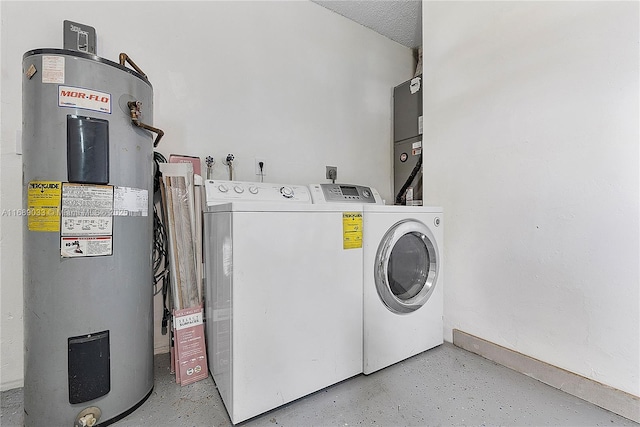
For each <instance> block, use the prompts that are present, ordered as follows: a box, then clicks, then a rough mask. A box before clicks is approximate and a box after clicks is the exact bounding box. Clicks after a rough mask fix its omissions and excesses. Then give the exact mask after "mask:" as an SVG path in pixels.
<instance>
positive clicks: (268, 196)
mask: <svg viewBox="0 0 640 427" xmlns="http://www.w3.org/2000/svg"><path fill="white" fill-rule="evenodd" d="M204 188H205V191H206V198H207V206H213V205H218V204H220V203H227V202H236V201H258V202H284V203H307V204H311V194H310V193H309V189H308V188H307V187H305V186H304V185H289V184H269V183H266V182H243V181H223V180H213V179H208V180H206V181H205V183H204Z"/></svg>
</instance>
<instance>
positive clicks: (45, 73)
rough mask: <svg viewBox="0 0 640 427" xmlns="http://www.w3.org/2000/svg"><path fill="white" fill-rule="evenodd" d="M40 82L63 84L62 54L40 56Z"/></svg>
mask: <svg viewBox="0 0 640 427" xmlns="http://www.w3.org/2000/svg"><path fill="white" fill-rule="evenodd" d="M42 83H57V84H64V56H47V55H45V56H43V57H42Z"/></svg>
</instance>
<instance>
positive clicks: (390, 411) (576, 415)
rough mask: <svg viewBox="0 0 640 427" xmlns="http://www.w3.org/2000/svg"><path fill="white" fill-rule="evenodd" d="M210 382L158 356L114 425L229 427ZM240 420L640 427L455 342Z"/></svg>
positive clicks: (12, 416)
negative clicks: (151, 375)
mask: <svg viewBox="0 0 640 427" xmlns="http://www.w3.org/2000/svg"><path fill="white" fill-rule="evenodd" d="M0 425H1V426H3V427H6V426H21V425H22V389H15V390H9V391H6V392H2V412H1V417H0ZM229 425H231V422H230V420H229V417H228V416H227V413H226V411H225V409H224V406H223V404H222V401H221V399H220V395H219V394H218V392H217V390H216V388H215V385H214V383H213V380H212V379H211V377H209V378H208V379H206V380H203V381H199V382H197V383H194V384H191V385H188V386H185V387H180V386H178V385H176V384H175V378H174V376H173V375H172V374H171V373H170V372H169V355H168V354H163V355H159V356H156V358H155V386H154V390H153V392H152V394H151V396H150V397H149V399H148V400H147V401H146V402H145V403H144V404H143V405H142V406H141V407H140V408H139V409H138V410H136V411H135V412H133V413H132V414H131V415H129V416H128V417H126V418H124V419H123V420H121V421H119V422H117V423H115V424H113V426H117V427H124V426H131V427H133V426H176V427H182V426H185V427H187V426H216V427H217V426H229ZM239 425H242V426H251V427H254V426H269V427H276V426H277V427H280V426H287V427H299V426H318V427H324V426H357V425H365V426H463V425H464V426H467V425H469V426H496V425H500V426H639V425H640V424H637V423H634V422H633V421H630V420H628V419H626V418H622V417H620V416H617V415H615V414H613V413H611V412H609V411H606V410H604V409H601V408H599V407H597V406H595V405H592V404H590V403H588V402H585V401H583V400H581V399H578V398H576V397H573V396H571V395H569V394H566V393H564V392H562V391H559V390H556V389H554V388H552V387H549V386H547V385H545V384H543V383H541V382H539V381H536V380H534V379H532V378H529V377H527V376H525V375H522V374H520V373H517V372H515V371H512V370H510V369H508V368H505V367H503V366H500V365H497V364H496V363H493V362H491V361H489V360H486V359H484V358H482V357H480V356H477V355H475V354H472V353H469V352H467V351H465V350H462V349H460V348H458V347H455V346H453V345H452V344H449V343H445V344H444V345H442V346H439V347H437V348H434V349H432V350H429V351H427V352H425V353H422V354H419V355H417V356H414V357H412V358H410V359H408V360H406V361H404V362H400V363H397V364H395V365H393V366H390V367H388V368H386V369H383V370H381V371H378V372H376V373H374V374H371V375H368V376H365V375H358V376H355V377H353V378H350V379H348V380H346V381H343V382H341V383H338V384H335V385H333V386H331V387H328V388H326V389H323V390H320V391H318V392H316V393H313V394H311V395H309V396H307V397H304V398H301V399H298V400H296V401H295V402H292V403H289V404H287V405H284V406H282V407H280V408H277V409H274V410H272V411H270V412H267V413H266V414H263V415H260V416H257V417H255V418H253V419H251V420H248V421H245V422H244V423H241V424H239Z"/></svg>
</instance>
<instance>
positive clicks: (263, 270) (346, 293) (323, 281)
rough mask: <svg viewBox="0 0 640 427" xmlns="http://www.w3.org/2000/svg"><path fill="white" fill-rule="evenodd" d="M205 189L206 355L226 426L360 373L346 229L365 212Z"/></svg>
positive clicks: (261, 191)
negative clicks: (226, 200) (227, 421)
mask: <svg viewBox="0 0 640 427" xmlns="http://www.w3.org/2000/svg"><path fill="white" fill-rule="evenodd" d="M221 185H222V186H224V187H223V188H222V189H220V186H221ZM205 186H206V192H207V205H208V206H207V209H206V211H205V212H204V245H205V272H206V291H205V294H206V329H207V332H206V334H207V351H208V353H209V361H210V371H211V373H212V375H213V378H214V381H215V383H216V385H217V387H218V390H219V392H220V395H221V397H222V400H223V402H224V405H225V407H226V409H227V412H228V413H229V416H230V418H231V421H232V422H233V423H234V424H235V423H239V422H241V421H244V420H247V419H249V418H251V417H254V416H256V415H259V414H261V413H263V412H266V411H269V410H271V409H273V408H276V407H278V406H280V405H283V404H285V403H287V402H290V401H292V400H295V399H298V398H300V397H303V396H305V395H307V394H310V393H313V392H315V391H317V390H320V389H322V388H324V387H327V386H329V385H332V384H335V383H337V382H339V381H342V380H344V379H347V378H349V377H352V376H354V375H358V374H360V373H361V372H362V349H363V347H362V267H361V266H362V253H363V251H362V242H361V239H360V242H359V244H353V241H352V240H351V238H352V237H353V233H352V229H351V228H348V227H347V225H348V223H349V221H350V220H352V219H353V218H355V219H357V218H360V224H361V220H362V207H361V206H357V205H340V204H336V205H326V206H316V205H313V204H311V198H310V194H309V190H308V188H307V187H302V186H283V185H279V184H267V183H242V182H234V183H233V184H228V183H223V182H217V181H207V182H206V183H205ZM225 190H226V191H225ZM227 194H229V195H230V196H229V197H233V201H232V202H231V203H221V199H223V198H224V197H226V196H225V195H227ZM296 200H298V201H297V202H296ZM356 234H357V233H356ZM360 236H361V234H360ZM356 243H357V242H356Z"/></svg>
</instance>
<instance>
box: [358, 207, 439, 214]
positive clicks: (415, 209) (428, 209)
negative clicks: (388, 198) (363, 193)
mask: <svg viewBox="0 0 640 427" xmlns="http://www.w3.org/2000/svg"><path fill="white" fill-rule="evenodd" d="M362 209H363V210H364V211H365V212H378V213H402V214H421V213H440V214H441V213H443V209H442V207H441V206H404V205H364V206H363V207H362Z"/></svg>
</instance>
